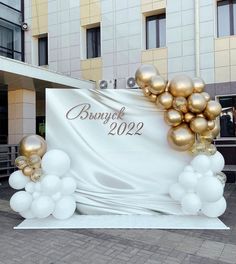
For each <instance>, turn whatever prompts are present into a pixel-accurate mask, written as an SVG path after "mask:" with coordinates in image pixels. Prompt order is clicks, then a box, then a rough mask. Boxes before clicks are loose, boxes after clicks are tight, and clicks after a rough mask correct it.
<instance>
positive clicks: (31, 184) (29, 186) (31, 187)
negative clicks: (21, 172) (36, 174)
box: [25, 182, 35, 193]
mask: <svg viewBox="0 0 236 264" xmlns="http://www.w3.org/2000/svg"><path fill="white" fill-rule="evenodd" d="M25 190H26V192H28V193H33V192H34V191H35V183H34V182H28V183H27V184H26V185H25Z"/></svg>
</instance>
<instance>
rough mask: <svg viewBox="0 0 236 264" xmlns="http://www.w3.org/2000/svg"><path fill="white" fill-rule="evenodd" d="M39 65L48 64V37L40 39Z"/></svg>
mask: <svg viewBox="0 0 236 264" xmlns="http://www.w3.org/2000/svg"><path fill="white" fill-rule="evenodd" d="M38 55H39V66H43V65H48V37H39V39H38Z"/></svg>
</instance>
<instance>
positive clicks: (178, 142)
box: [167, 124, 195, 151]
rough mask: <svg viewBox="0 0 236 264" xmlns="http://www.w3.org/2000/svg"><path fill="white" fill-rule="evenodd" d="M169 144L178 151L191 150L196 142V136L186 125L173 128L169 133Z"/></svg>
mask: <svg viewBox="0 0 236 264" xmlns="http://www.w3.org/2000/svg"><path fill="white" fill-rule="evenodd" d="M167 138H168V142H169V144H170V145H171V146H172V147H173V148H174V149H176V150H179V151H186V150H189V149H190V148H191V147H192V145H193V144H194V141H195V135H194V133H193V132H192V131H191V129H190V128H189V127H188V125H186V124H181V125H179V126H177V127H172V128H171V129H170V130H169V132H168V136H167Z"/></svg>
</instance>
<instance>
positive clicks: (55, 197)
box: [52, 192, 62, 201]
mask: <svg viewBox="0 0 236 264" xmlns="http://www.w3.org/2000/svg"><path fill="white" fill-rule="evenodd" d="M61 197H62V195H61V193H60V192H57V193H55V194H53V195H52V199H53V201H58V200H60V199H61Z"/></svg>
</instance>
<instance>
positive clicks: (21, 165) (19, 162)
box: [15, 156, 28, 170]
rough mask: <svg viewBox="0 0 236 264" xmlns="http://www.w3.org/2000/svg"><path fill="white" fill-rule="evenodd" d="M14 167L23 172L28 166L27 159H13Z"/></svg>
mask: <svg viewBox="0 0 236 264" xmlns="http://www.w3.org/2000/svg"><path fill="white" fill-rule="evenodd" d="M15 165H16V167H17V168H18V169H19V170H23V169H24V168H25V167H26V166H28V159H27V158H26V157H25V156H19V157H17V158H16V159H15Z"/></svg>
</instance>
